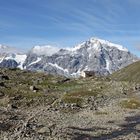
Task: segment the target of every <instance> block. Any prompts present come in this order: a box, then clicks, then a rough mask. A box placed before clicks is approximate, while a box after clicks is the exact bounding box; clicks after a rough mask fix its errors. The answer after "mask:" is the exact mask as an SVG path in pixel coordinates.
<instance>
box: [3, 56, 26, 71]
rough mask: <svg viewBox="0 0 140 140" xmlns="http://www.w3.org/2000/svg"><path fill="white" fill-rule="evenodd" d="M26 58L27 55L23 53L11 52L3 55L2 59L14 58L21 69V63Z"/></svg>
mask: <svg viewBox="0 0 140 140" xmlns="http://www.w3.org/2000/svg"><path fill="white" fill-rule="evenodd" d="M26 58H27V55H25V54H11V55H9V56H7V57H5V58H4V59H6V60H8V59H12V60H15V61H16V62H17V63H18V64H19V66H18V68H20V69H23V63H24V62H25V60H26Z"/></svg>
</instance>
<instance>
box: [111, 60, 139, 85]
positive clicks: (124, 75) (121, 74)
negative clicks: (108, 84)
mask: <svg viewBox="0 0 140 140" xmlns="http://www.w3.org/2000/svg"><path fill="white" fill-rule="evenodd" d="M111 77H112V78H113V79H116V80H122V81H134V82H140V61H138V62H135V63H133V64H131V65H129V66H127V67H125V68H123V69H121V70H119V71H117V72H115V73H113V74H112V76H111Z"/></svg>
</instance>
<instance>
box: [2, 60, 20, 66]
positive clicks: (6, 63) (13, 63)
mask: <svg viewBox="0 0 140 140" xmlns="http://www.w3.org/2000/svg"><path fill="white" fill-rule="evenodd" d="M17 66H18V63H17V62H16V61H15V60H11V59H9V60H3V61H2V62H1V63H0V68H16V67H17Z"/></svg>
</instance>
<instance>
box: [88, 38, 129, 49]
mask: <svg viewBox="0 0 140 140" xmlns="http://www.w3.org/2000/svg"><path fill="white" fill-rule="evenodd" d="M89 42H90V43H100V44H102V45H104V46H105V47H106V46H109V47H115V48H117V49H119V50H121V51H127V52H128V49H127V48H125V47H123V46H122V45H119V44H115V43H112V42H110V41H107V40H103V39H100V38H97V37H92V38H90V40H89Z"/></svg>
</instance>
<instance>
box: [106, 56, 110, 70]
mask: <svg viewBox="0 0 140 140" xmlns="http://www.w3.org/2000/svg"><path fill="white" fill-rule="evenodd" d="M106 69H107V70H108V71H110V63H109V60H108V59H106Z"/></svg>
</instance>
